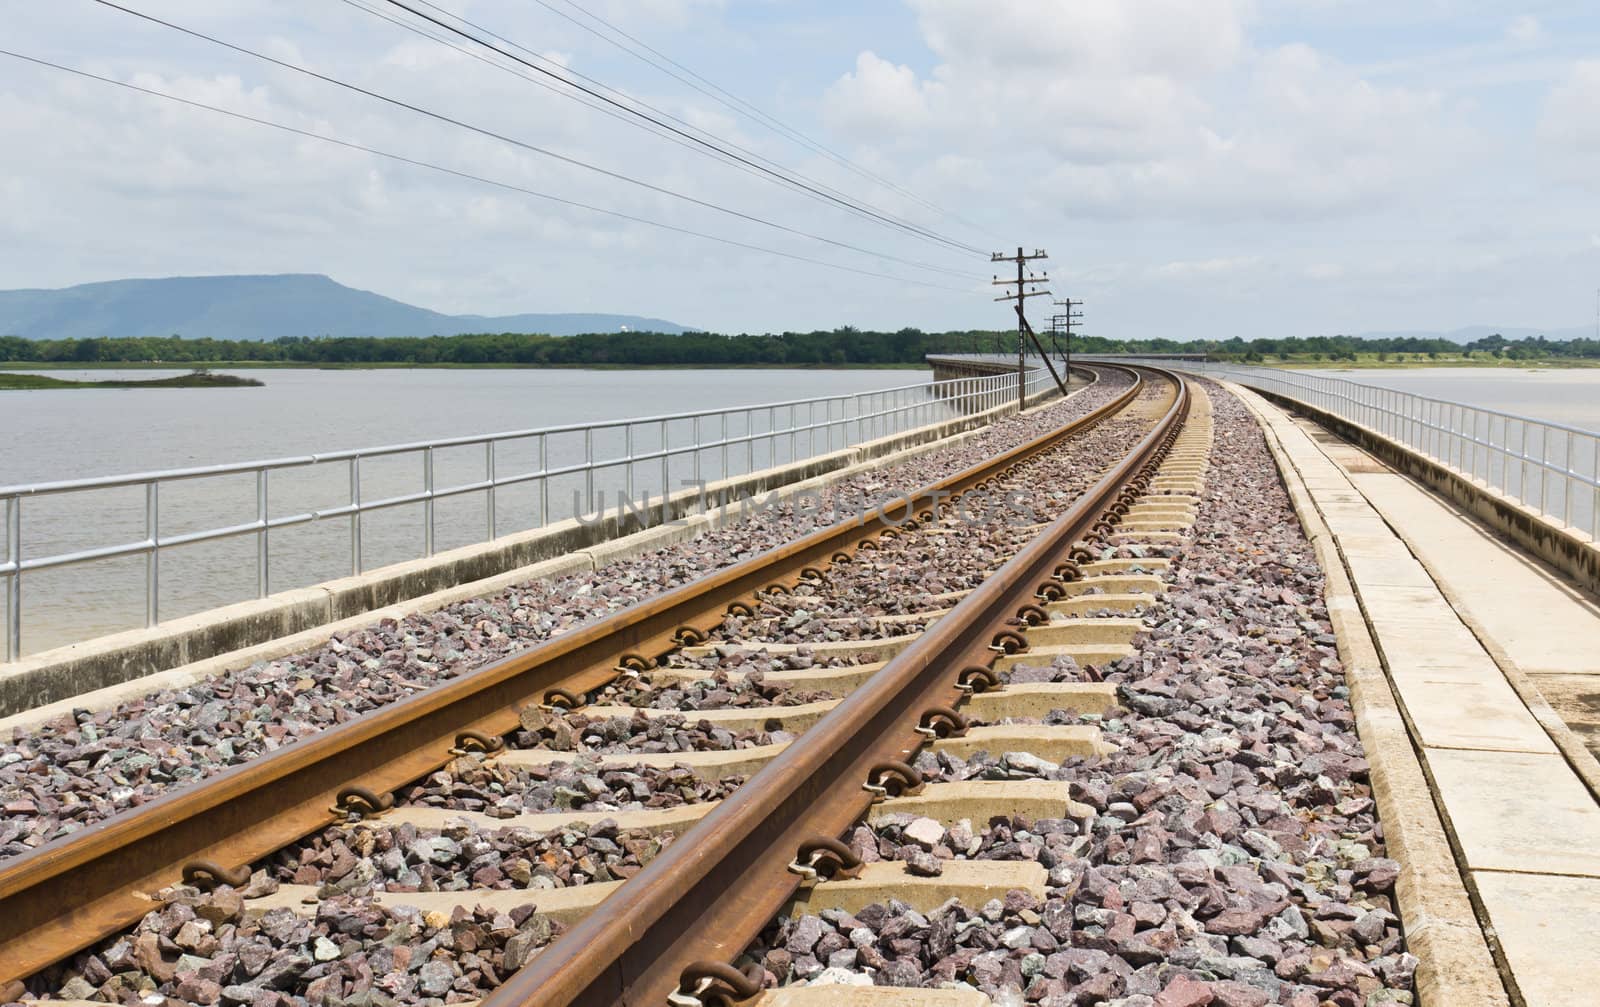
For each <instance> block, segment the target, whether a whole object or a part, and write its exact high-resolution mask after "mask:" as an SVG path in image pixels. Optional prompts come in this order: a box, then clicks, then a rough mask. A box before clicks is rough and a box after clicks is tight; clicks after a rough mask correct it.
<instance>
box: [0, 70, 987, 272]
mask: <svg viewBox="0 0 1600 1007" xmlns="http://www.w3.org/2000/svg"><path fill="white" fill-rule="evenodd" d="M0 56H6V57H9V58H11V59H15V60H20V61H22V62H24V63H32V64H33V65H35V66H40V67H46V68H48V69H51V70H57V71H60V72H62V73H68V74H72V75H73V76H75V77H79V78H82V79H84V80H91V81H96V82H98V83H101V84H108V85H110V86H112V87H117V88H121V89H123V90H126V91H133V92H136V93H138V94H142V95H147V96H149V97H152V98H160V99H162V100H164V101H170V102H174V103H175V104H178V105H184V106H187V107H189V108H192V109H198V110H202V111H206V112H212V113H215V114H217V115H222V116H226V117H228V118H230V119H234V120H237V121H240V122H248V123H252V124H254V125H257V126H264V127H267V128H269V129H275V130H279V131H281V132H284V133H290V134H293V135H295V136H299V137H304V138H306V139H309V140H318V141H321V142H322V143H326V144H331V145H332V146H335V147H343V148H345V149H346V150H353V151H358V152H360V153H363V154H371V155H373V156H374V157H381V158H385V159H387V160H390V161H395V162H397V163H399V164H405V165H410V166H412V167H416V168H425V169H427V170H429V171H435V172H439V173H441V174H444V175H449V176H452V177H454V178H459V179H464V180H467V181H471V182H479V183H482V184H484V185H491V186H494V187H495V188H498V189H505V190H507V191H510V192H518V193H522V194H523V195H527V196H532V197H534V198H537V199H542V200H546V201H548V202H552V203H557V204H559V205H561V206H568V207H572V208H574V209H578V210H584V211H587V212H589V213H596V214H602V215H604V216H607V217H612V218H615V219H618V220H625V221H629V222H631V223H635V224H643V225H646V226H648V227H654V228H659V229H661V230H664V231H670V232H672V233H674V234H682V235H686V236H688V237H693V238H700V239H703V240H706V241H714V242H717V243H719V244H723V245H730V246H732V247H734V248H742V249H745V250H747V251H752V252H760V253H762V254H764V255H775V256H778V257H780V258H784V259H789V260H791V261H794V262H803V263H806V264H808V265H813V266H821V267H823V268H825V269H833V270H839V271H841V272H846V273H854V274H856V275H858V276H868V277H872V278H874V279H880V280H893V281H894V282H896V283H906V284H910V285H912V286H917V287H927V288H930V289H933V290H945V291H949V292H951V293H957V294H970V293H971V291H970V290H967V289H964V288H961V287H950V286H946V285H944V284H940V283H929V282H927V281H925V280H917V279H913V278H911V277H907V276H896V275H894V274H892V273H879V272H876V271H874V270H870V269H861V268H859V267H856V266H848V265H845V264H843V263H838V262H828V261H826V260H824V259H816V258H812V257H810V256H806V255H797V254H795V253H793V252H785V251H782V250H781V249H776V248H771V247H768V246H765V245H757V244H752V243H750V242H745V241H739V240H738V239H735V238H726V237H723V236H721V235H716V234H709V233H707V232H704V231H697V230H694V229H692V228H687V227H680V226H678V225H676V224H668V223H665V222H663V221H659V220H652V219H650V218H649V217H641V216H638V215H637V214H632V213H626V212H624V211H621V210H612V209H608V208H606V207H603V206H596V205H594V204H592V203H585V202H581V201H579V200H575V199H568V198H566V197H564V196H556V195H553V194H551V193H548V192H540V191H539V190H537V189H530V188H527V187H526V186H521V185H517V184H515V183H512V182H502V181H499V180H497V179H493V178H487V177H485V176H482V175H475V174H473V173H471V172H466V171H460V170H457V169H455V168H450V167H446V166H444V165H441V164H436V163H434V162H431V161H423V160H420V159H418V158H413V157H407V156H406V155H404V154H396V153H393V152H391V151H387V150H382V149H380V148H377V147H369V146H367V145H365V144H361V143H356V142H354V141H351V140H343V139H340V138H338V137H334V136H328V135H326V134H323V133H316V132H313V131H311V130H307V129H301V128H299V127H297V126H290V125H288V124H287V123H281V122H275V121H273V120H271V119H265V118H261V117H259V116H254V115H249V114H247V113H244V112H236V111H234V110H233V109H228V108H223V107H221V106H219V105H208V104H206V103H205V102H202V101H195V100H193V99H190V98H182V97H179V96H178V95H175V94H170V93H168V92H166V91H159V90H156V89H155V88H149V87H143V86H141V85H138V84H131V83H129V82H127V81H122V80H117V79H116V78H114V77H104V76H101V75H100V74H96V73H91V72H89V71H87V70H80V69H78V68H77V67H71V66H66V65H64V64H61V63H54V62H51V61H50V60H47V59H40V58H39V57H36V56H28V55H25V54H23V53H19V52H13V51H11V50H9V49H0Z"/></svg>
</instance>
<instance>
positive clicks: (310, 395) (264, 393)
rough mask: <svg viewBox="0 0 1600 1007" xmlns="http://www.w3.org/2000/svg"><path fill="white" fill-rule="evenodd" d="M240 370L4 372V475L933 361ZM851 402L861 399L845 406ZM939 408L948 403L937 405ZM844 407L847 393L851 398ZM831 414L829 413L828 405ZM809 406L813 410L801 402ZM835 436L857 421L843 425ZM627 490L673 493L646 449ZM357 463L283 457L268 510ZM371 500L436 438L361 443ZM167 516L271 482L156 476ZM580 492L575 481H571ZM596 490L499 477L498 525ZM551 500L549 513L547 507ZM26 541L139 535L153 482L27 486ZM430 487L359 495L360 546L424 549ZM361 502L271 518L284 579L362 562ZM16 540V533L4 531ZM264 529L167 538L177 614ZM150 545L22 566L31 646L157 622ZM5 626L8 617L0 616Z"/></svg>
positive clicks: (740, 399)
mask: <svg viewBox="0 0 1600 1007" xmlns="http://www.w3.org/2000/svg"><path fill="white" fill-rule="evenodd" d="M48 373H50V374H51V375H52V376H56V377H62V378H75V377H83V378H86V379H95V378H100V379H109V378H112V377H121V376H129V377H136V378H153V377H165V376H167V375H168V374H169V373H170V374H178V373H182V372H181V371H173V372H162V371H132V372H112V371H86V372H68V371H51V372H48ZM239 373H242V374H246V375H249V376H253V377H257V378H259V379H260V380H262V381H264V382H266V387H263V388H224V389H104V390H101V389H71V390H58V391H26V392H0V485H14V484H19V483H32V482H43V481H52V480H62V479H75V478H86V477H91V476H106V475H116V474H123V473H132V472H143V471H149V470H154V469H170V468H180V467H190V466H204V465H217V464H224V463H230V462H241V461H254V460H263V459H274V458H283V457H287V456H296V455H308V454H312V453H317V452H322V453H327V452H331V451H339V450H345V449H354V448H370V447H376V446H381V445H389V444H400V443H407V442H413V441H420V440H438V439H441V438H447V437H456V436H472V435H480V434H486V433H497V432H502V431H511V430H526V429H532V428H538V427H549V426H560V425H565V424H573V423H581V422H588V421H596V420H612V419H619V418H625V417H636V416H655V415H667V414H673V413H684V412H692V411H704V410H708V409H722V408H726V407H732V406H739V405H750V404H758V403H763V402H779V401H786V400H791V399H804V398H812V397H816V396H821V395H836V394H844V393H854V392H860V391H871V390H876V389H883V388H891V387H898V386H901V385H910V384H915V383H919V382H925V381H928V380H930V379H931V374H929V373H928V372H926V371H921V370H892V371H861V370H839V371H794V370H704V371H686V370H656V371H580V370H558V371H544V370H377V371H362V370H259V371H256V370H251V371H241V372H239ZM849 408H850V409H851V411H852V412H853V411H854V409H855V405H854V404H852V405H851V406H850V407H849ZM931 408H942V407H937V406H935V407H931ZM844 409H845V407H844V406H843V405H840V406H836V407H835V410H836V411H835V415H836V416H842V415H843V414H844ZM810 415H814V416H815V417H816V420H817V421H820V420H822V419H823V418H824V413H823V411H822V410H821V409H820V408H819V409H818V410H817V412H815V413H814V414H810ZM795 418H796V420H797V421H799V422H801V423H806V422H808V421H809V415H808V410H807V409H803V408H802V409H800V410H797V416H796V417H795ZM715 422H716V425H715V426H713V425H712V424H711V423H709V422H708V423H707V424H705V425H704V428H703V429H702V431H701V437H702V440H709V439H710V438H712V437H713V436H717V435H719V434H720V433H721V430H720V423H721V421H715ZM727 422H728V426H727V435H728V437H730V438H735V439H737V438H739V437H742V436H743V435H745V434H746V433H747V432H750V433H757V434H759V433H761V432H763V431H766V430H769V429H772V428H773V425H775V426H776V427H777V428H778V429H786V428H787V427H788V426H789V418H788V417H787V416H786V415H785V413H784V411H783V410H778V411H777V413H776V414H775V415H768V413H767V412H766V411H764V410H763V411H761V412H758V413H755V414H750V415H747V414H746V413H744V412H736V413H734V414H732V415H731V416H730V417H729V418H728V421H727ZM663 433H665V436H666V438H667V441H668V443H669V444H671V445H674V446H676V445H682V444H686V443H690V438H692V437H693V435H694V430H693V425H692V424H691V423H689V422H683V421H680V422H677V423H674V424H670V425H668V427H667V429H666V430H665V431H664V432H663V430H662V427H661V425H659V424H656V425H649V426H640V427H636V428H634V429H633V444H632V450H633V452H634V453H635V454H636V455H637V454H640V453H645V452H650V451H655V450H658V449H659V447H660V443H661V438H662V436H663ZM627 436H628V435H627V433H626V431H624V430H623V429H614V430H608V431H601V432H599V433H597V434H596V435H595V437H594V443H593V448H592V449H593V452H594V455H595V457H596V458H602V459H610V458H620V457H623V456H624V454H625V453H626V452H627V450H628V441H627ZM815 436H816V440H815V441H814V442H808V437H807V435H805V434H802V435H800V436H798V437H793V438H791V437H790V436H788V435H787V434H784V435H780V436H779V437H777V438H762V439H757V440H756V441H754V443H753V444H751V445H749V446H746V445H745V444H743V443H739V444H735V445H733V446H732V447H730V449H729V450H728V452H727V455H726V464H727V471H729V472H734V473H737V472H742V471H748V470H749V469H750V468H752V467H753V468H763V467H766V466H767V465H770V464H774V463H780V462H784V461H787V460H789V459H790V458H792V457H804V456H806V455H809V454H812V453H814V451H821V450H824V449H825V445H826V444H827V440H826V437H827V434H826V431H818V432H817V434H816V435H815ZM834 436H835V438H836V440H835V442H834V445H835V446H842V444H843V433H842V431H840V430H838V429H835V431H834ZM542 449H543V453H544V456H545V461H546V463H547V464H548V467H549V469H551V470H555V469H559V468H560V467H562V466H564V465H573V464H578V463H581V462H582V461H583V460H584V457H585V452H586V447H585V444H584V438H583V435H582V434H581V433H573V434H563V435H552V436H550V437H549V438H547V439H545V443H544V444H543V445H542ZM540 453H541V444H540V442H539V439H537V438H529V439H525V440H520V441H515V442H510V443H506V444H503V445H501V446H499V447H497V448H496V453H495V460H494V463H495V469H496V472H497V473H498V475H499V476H500V477H502V478H505V477H509V476H515V475H519V474H523V473H532V472H537V471H539V470H540V468H541V459H540ZM699 461H700V467H699V474H700V475H701V477H702V478H706V479H715V478H717V477H718V476H719V475H720V474H721V473H722V471H723V464H724V454H723V452H722V451H720V450H712V451H708V452H704V453H703V455H702V457H701V458H700V459H699ZM433 466H434V480H435V486H436V487H437V488H440V489H442V488H445V487H448V486H453V485H467V484H471V483H474V482H477V481H480V480H482V479H484V478H485V472H486V466H487V458H486V455H485V449H484V447H483V446H482V445H473V446H465V447H457V448H449V449H441V450H439V451H436V452H435V454H434V458H433ZM694 475H695V459H694V458H693V457H692V456H691V455H679V456H675V457H674V458H673V459H672V460H671V462H670V465H669V469H668V471H667V472H666V477H667V481H668V485H669V488H671V489H674V490H675V489H678V488H680V486H681V483H682V481H684V480H688V479H690V478H692V477H693V476H694ZM633 476H634V492H633V498H634V499H637V498H638V496H640V495H641V494H643V493H646V492H648V493H650V494H652V495H654V496H657V498H659V494H660V491H661V487H662V481H663V480H662V468H661V463H660V462H659V461H651V462H646V463H641V464H639V465H637V466H635V468H634V473H633ZM350 481H351V478H350V466H349V464H348V463H347V462H342V461H341V462H333V463H324V464H321V465H311V466H305V467H302V468H296V469H290V470H284V471H280V472H276V473H274V474H273V475H272V476H271V477H270V481H269V503H268V512H269V514H270V515H271V516H273V517H274V518H279V517H284V516H288V515H297V514H305V513H310V512H313V511H318V510H327V509H330V508H335V507H340V506H344V505H346V504H348V502H349V500H350V492H351V487H350ZM359 483H360V490H361V494H362V499H363V501H366V502H371V501H374V500H381V499H388V498H391V497H396V496H401V495H405V494H409V493H416V492H419V491H421V490H422V489H423V486H424V474H423V464H422V456H421V455H420V454H416V453H412V454H406V455H399V456H394V457H390V458H376V459H364V460H363V461H362V462H361V466H360V476H359ZM626 484H627V476H626V473H625V470H624V469H622V468H613V469H609V470H605V471H602V472H601V473H600V474H599V475H598V477H597V479H596V490H597V492H602V493H603V492H604V491H606V490H608V489H609V490H611V494H610V495H606V496H605V497H604V499H605V502H606V503H607V504H608V505H611V504H614V502H615V501H614V495H615V493H617V492H620V491H622V490H623V489H624V487H625V486H626ZM159 493H160V499H159V510H160V515H161V520H160V529H159V532H160V535H161V537H162V538H163V539H170V538H172V537H173V536H177V535H181V534H184V533H186V532H194V531H199V530H203V529H211V528H220V527H228V526H232V525H235V524H242V523H245V522H249V521H253V520H255V518H256V515H257V508H258V497H257V484H256V479H255V476H254V475H249V474H246V475H234V476H227V477H220V478H217V477H214V478H208V479H205V480H197V481H181V482H170V483H164V484H162V485H161V487H160V490H159ZM575 495H576V499H575ZM575 504H576V505H577V506H578V507H579V508H587V505H588V497H587V487H586V485H585V481H584V479H583V477H582V476H581V475H569V476H564V477H553V478H551V479H549V480H548V486H544V487H541V486H540V483H539V481H537V480H533V481H528V482H524V483H521V484H518V485H514V486H508V487H502V488H500V489H499V490H498V491H497V494H496V506H495V521H496V530H497V532H498V533H499V534H501V535H504V534H508V533H511V532H515V531H520V530H524V529H527V528H532V527H537V526H538V525H539V524H540V523H541V521H542V520H543V518H544V517H546V516H548V517H549V518H551V519H557V520H559V519H562V518H565V517H570V516H571V515H572V514H573V513H574V505H575ZM546 506H548V511H549V513H548V515H545V514H544V509H545V507H546ZM435 508H436V510H435V516H434V524H435V549H436V550H444V549H449V548H453V547H456V546H461V545H466V544H469V543H473V542H478V541H482V540H483V539H485V538H487V537H488V521H489V514H488V509H487V501H486V495H485V494H484V493H481V492H477V493H470V494H464V495H462V496H459V497H452V498H447V499H442V500H439V501H438V502H437V503H436V505H435ZM22 514H23V519H22V540H23V549H22V554H23V556H24V558H31V557H40V556H47V555H57V554H61V553H66V552H73V551H77V550H83V549H92V548H97V547H104V546H107V545H113V544H122V543H128V542H135V541H140V540H142V539H144V538H145V523H144V522H145V491H144V489H143V488H141V487H129V488H119V489H113V490H102V491H96V492H95V493H92V494H83V495H75V496H72V497H64V496H47V497H37V498H31V499H28V500H26V501H25V503H24V505H23V512H22ZM424 523H425V522H424V511H423V505H422V504H420V503H417V504H407V505H404V506H397V507H394V508H392V509H388V510H383V511H379V512H376V513H372V514H368V515H365V516H364V517H363V519H362V527H361V549H362V556H361V560H362V566H363V567H364V568H365V569H373V568H375V567H378V566H382V565H385V564H388V563H394V562H398V561H401V560H406V559H412V558H415V557H417V556H419V555H421V554H422V550H423V541H424ZM350 527H351V523H350V520H349V518H348V517H336V518H331V519H324V520H320V521H314V522H309V523H305V524H300V525H295V526H292V527H286V528H281V529H275V530H274V531H273V532H272V533H271V537H270V556H271V558H270V561H269V573H270V584H269V587H270V590H272V591H281V590H285V589H287V588H291V587H298V586H304V585H308V584H314V583H318V582H320V581H324V580H329V579H332V578H335V577H341V576H345V575H347V574H348V573H350V565H351V558H350V545H349V541H350ZM0 542H3V538H0ZM257 566H258V564H257V543H256V540H255V537H254V536H245V537H241V538H235V539H230V540H225V541H221V542H210V543H203V544H197V545H191V546H183V547H180V548H177V549H174V550H171V551H170V552H164V553H163V554H162V558H161V566H160V588H159V597H160V614H161V618H162V619H163V620H167V619H171V618H174V617H176V616H179V615H183V614H187V613H191V612H196V611H201V610H204V609H206V608H211V607H214V606H216V605H218V604H224V603H227V602H232V601H238V600H242V599H245V598H250V597H254V596H255V594H256V588H257ZM145 574H146V571H145V562H144V560H143V558H142V557H126V558H120V559H113V560H105V561H97V562H95V563H92V564H86V565H77V566H72V567H66V568H61V569H57V570H44V571H35V572H30V573H29V574H27V575H26V576H25V578H24V589H23V592H22V598H23V606H24V624H23V625H24V635H23V650H24V652H25V653H27V652H33V651H37V650H42V649H46V648H47V647H50V646H54V645H57V644H60V643H64V642H68V641H70V640H75V639H85V638H87V637H89V636H92V635H98V634H99V633H104V632H111V631H114V630H118V629H125V628H130V627H133V626H138V625H142V624H143V619H144V583H145ZM3 632H4V624H3V620H0V634H3Z"/></svg>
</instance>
